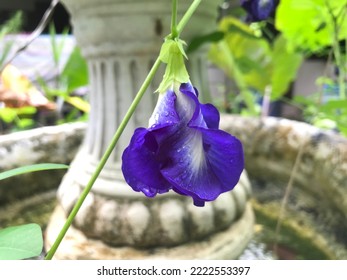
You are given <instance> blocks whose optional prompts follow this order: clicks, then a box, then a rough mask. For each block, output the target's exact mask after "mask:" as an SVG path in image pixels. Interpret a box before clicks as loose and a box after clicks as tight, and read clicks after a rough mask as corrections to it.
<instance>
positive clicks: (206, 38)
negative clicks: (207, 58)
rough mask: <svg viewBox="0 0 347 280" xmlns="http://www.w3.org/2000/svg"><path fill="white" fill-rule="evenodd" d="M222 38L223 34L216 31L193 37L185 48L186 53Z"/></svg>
mask: <svg viewBox="0 0 347 280" xmlns="http://www.w3.org/2000/svg"><path fill="white" fill-rule="evenodd" d="M223 37H224V33H223V32H221V31H216V32H213V33H210V34H207V35H203V36H199V37H195V38H194V39H193V40H192V41H191V42H190V44H189V45H188V47H187V53H191V52H194V51H196V50H197V49H198V48H200V47H201V46H202V45H203V44H206V43H211V42H218V41H220V40H222V39H223Z"/></svg>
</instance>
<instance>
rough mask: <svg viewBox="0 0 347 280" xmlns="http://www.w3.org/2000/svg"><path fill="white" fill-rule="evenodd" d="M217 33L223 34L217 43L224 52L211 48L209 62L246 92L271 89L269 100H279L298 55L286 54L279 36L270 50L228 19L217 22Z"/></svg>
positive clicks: (293, 73) (245, 27) (291, 77)
mask: <svg viewBox="0 0 347 280" xmlns="http://www.w3.org/2000/svg"><path fill="white" fill-rule="evenodd" d="M220 30H221V31H223V32H225V35H224V38H223V40H222V41H221V42H224V43H226V44H227V46H228V49H225V48H224V47H223V45H222V43H221V42H218V43H215V44H212V46H211V49H210V52H209V58H210V60H211V61H212V62H213V63H214V64H215V65H217V66H218V67H219V68H221V69H222V70H223V71H224V72H225V74H226V75H227V76H229V77H230V78H231V79H242V80H243V82H244V83H245V85H246V86H247V87H248V88H253V89H255V90H256V91H258V92H259V93H261V94H264V92H265V88H266V87H267V86H271V89H272V92H271V99H272V100H276V99H278V98H280V97H281V96H282V95H283V94H284V93H285V92H286V91H287V90H288V88H289V85H290V83H291V82H292V81H293V80H294V78H295V76H296V73H297V71H298V68H299V66H300V65H301V62H302V59H303V57H302V55H300V54H298V53H296V52H294V51H291V50H289V49H288V47H287V41H286V40H285V39H284V38H283V37H282V36H278V37H277V38H276V40H275V41H274V43H273V45H272V46H271V45H270V44H269V43H268V42H267V41H266V40H265V39H263V38H259V37H257V36H256V35H255V31H254V30H252V29H251V28H250V27H249V26H248V25H246V24H244V23H242V22H240V21H239V20H237V19H234V18H231V17H227V18H224V19H223V20H222V21H221V23H220ZM236 76H239V77H236ZM238 84H239V83H238Z"/></svg>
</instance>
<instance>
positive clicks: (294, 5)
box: [275, 0, 347, 52]
mask: <svg viewBox="0 0 347 280" xmlns="http://www.w3.org/2000/svg"><path fill="white" fill-rule="evenodd" d="M343 9H345V10H344V11H343ZM346 12H347V11H346V0H329V1H327V0H281V1H280V3H279V6H278V7H277V11H276V22H275V25H276V28H277V29H278V30H279V31H281V32H282V33H283V35H284V36H285V37H286V39H287V40H288V41H289V43H290V44H291V45H292V47H298V48H300V49H308V50H310V51H313V52H315V51H318V50H319V49H322V48H324V47H327V46H331V45H332V44H333V39H334V38H333V36H334V22H333V17H336V18H337V23H338V25H339V26H338V28H339V39H340V40H342V39H345V38H347V16H346Z"/></svg>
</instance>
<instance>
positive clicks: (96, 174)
mask: <svg viewBox="0 0 347 280" xmlns="http://www.w3.org/2000/svg"><path fill="white" fill-rule="evenodd" d="M200 2H201V0H195V1H194V2H193V3H192V5H191V6H190V7H189V9H188V10H187V12H186V13H185V14H184V16H183V18H182V20H181V21H180V22H179V24H178V25H177V32H178V34H180V33H181V32H182V30H183V28H184V26H185V25H186V24H187V22H188V20H189V19H190V18H191V16H192V15H193V13H194V11H195V10H196V8H197V6H198V5H199V4H200ZM160 64H161V61H160V59H159V57H158V58H157V60H156V61H155V63H154V65H153V66H152V68H151V70H150V72H149V73H148V75H147V77H146V79H145V81H144V82H143V84H142V86H141V88H140V90H139V91H138V93H137V94H136V96H135V99H134V101H133V102H132V103H131V105H130V108H129V110H128V112H127V113H126V114H125V117H124V119H123V120H122V122H121V123H120V125H119V127H118V129H117V131H116V133H115V135H114V136H113V138H112V140H111V143H110V144H109V146H108V147H107V149H106V151H105V153H104V155H103V156H102V158H101V160H100V162H99V164H98V166H97V167H96V169H95V171H94V173H93V175H92V177H91V178H90V180H89V182H88V184H87V185H86V187H85V188H84V190H83V192H82V194H81V196H80V197H79V199H78V200H77V202H76V204H75V206H74V208H73V209H72V211H71V212H70V214H69V216H68V217H67V219H66V221H65V224H64V226H63V227H62V229H61V230H60V232H59V234H58V237H57V239H56V240H55V241H54V243H53V245H52V247H51V249H50V250H49V251H48V253H47V255H46V257H45V260H51V259H52V258H53V256H54V254H55V252H56V251H57V249H58V247H59V245H60V243H61V241H62V240H63V238H64V236H65V234H66V232H67V231H68V229H69V228H70V226H71V224H72V222H73V220H74V218H75V217H76V215H77V213H78V211H79V209H80V208H81V206H82V204H83V202H84V200H85V198H86V197H87V195H88V193H89V192H90V190H91V189H92V187H93V185H94V183H95V181H96V179H97V178H98V177H99V175H100V173H101V171H102V169H103V168H104V166H105V164H106V162H107V160H108V158H109V157H110V155H111V153H112V151H113V150H114V147H115V146H116V144H117V142H118V140H119V138H120V136H121V135H122V133H123V131H124V129H125V127H126V125H127V124H128V122H129V120H130V118H131V116H132V115H133V113H134V111H135V109H136V107H137V105H138V104H139V102H140V100H141V98H142V96H143V95H144V93H145V92H146V90H147V88H148V87H149V85H150V83H151V81H152V80H153V78H154V76H155V73H156V72H157V71H158V69H159V66H160Z"/></svg>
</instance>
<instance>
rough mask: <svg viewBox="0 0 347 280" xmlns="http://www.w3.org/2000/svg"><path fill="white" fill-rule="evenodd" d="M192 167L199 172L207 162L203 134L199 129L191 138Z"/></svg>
mask: <svg viewBox="0 0 347 280" xmlns="http://www.w3.org/2000/svg"><path fill="white" fill-rule="evenodd" d="M188 145H189V146H190V149H189V150H190V161H191V168H192V170H194V171H195V172H198V171H199V170H200V169H201V168H202V167H204V165H205V163H206V158H205V152H204V147H203V143H202V135H201V133H200V132H199V131H197V132H195V133H193V134H192V137H191V138H190V139H189V144H188Z"/></svg>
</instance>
